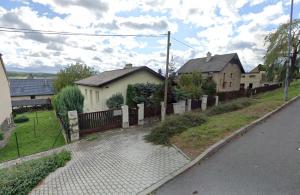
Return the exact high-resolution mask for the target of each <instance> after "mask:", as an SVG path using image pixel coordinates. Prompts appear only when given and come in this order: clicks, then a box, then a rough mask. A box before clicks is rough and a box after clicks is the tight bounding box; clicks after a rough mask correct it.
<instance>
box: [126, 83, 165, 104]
mask: <svg viewBox="0 0 300 195" xmlns="http://www.w3.org/2000/svg"><path fill="white" fill-rule="evenodd" d="M161 87H162V86H161V85H157V84H153V83H146V84H144V83H137V84H133V85H128V87H127V95H126V96H127V97H126V104H127V105H128V106H135V105H137V104H139V103H144V104H145V105H151V104H154V103H155V102H156V101H158V100H157V99H158V98H159V95H157V92H158V91H160V89H161Z"/></svg>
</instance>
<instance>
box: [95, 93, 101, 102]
mask: <svg viewBox="0 0 300 195" xmlns="http://www.w3.org/2000/svg"><path fill="white" fill-rule="evenodd" d="M99 101H100V98H99V91H96V102H97V103H99Z"/></svg>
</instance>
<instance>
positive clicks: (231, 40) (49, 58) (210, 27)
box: [0, 0, 300, 72]
mask: <svg viewBox="0 0 300 195" xmlns="http://www.w3.org/2000/svg"><path fill="white" fill-rule="evenodd" d="M289 9H290V0H205V1H204V0H139V1H138V0H136V1H135V0H1V1H0V26H1V27H10V28H11V27H12V28H23V29H41V30H50V31H60V32H61V31H67V32H75V33H89V34H143V35H149V34H154V35H159V34H165V33H167V31H168V30H170V31H171V33H172V37H173V38H175V39H177V40H179V41H182V42H185V43H187V44H188V45H190V46H191V47H187V46H185V45H183V44H181V43H179V42H177V41H176V40H175V39H172V40H171V41H172V46H171V56H173V61H174V63H175V65H176V66H177V67H179V66H181V65H182V64H183V63H184V62H186V61H187V60H188V59H190V58H196V57H204V56H205V55H206V53H207V52H208V51H210V52H211V53H212V54H213V55H214V54H223V53H232V52H236V53H238V55H239V57H240V59H241V61H242V63H243V65H244V67H245V69H246V70H250V69H251V68H252V67H254V66H255V65H257V64H258V63H262V57H263V56H264V53H265V46H264V37H265V36H266V35H267V34H268V33H269V32H271V31H272V30H274V29H276V27H277V26H278V25H279V24H281V23H284V22H287V21H288V19H289ZM299 17H300V0H295V7H294V18H299ZM0 37H1V39H0V41H1V49H0V52H1V53H2V54H3V59H4V61H5V63H6V67H7V69H8V70H18V71H35V72H56V71H58V70H59V69H60V68H61V67H63V66H66V65H68V64H71V63H75V62H82V63H86V64H87V65H88V66H92V67H95V69H96V70H98V71H104V70H111V69H115V68H122V67H123V66H124V64H126V63H132V64H133V65H134V66H140V65H146V66H148V67H150V68H153V69H154V70H156V71H157V70H158V69H159V68H163V67H164V65H165V58H166V42H167V38H166V36H162V37H98V36H63V35H45V34H41V33H37V34H24V33H12V32H0Z"/></svg>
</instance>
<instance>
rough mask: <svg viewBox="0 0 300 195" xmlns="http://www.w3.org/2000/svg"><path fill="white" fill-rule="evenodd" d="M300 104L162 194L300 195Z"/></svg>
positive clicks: (286, 110)
mask: <svg viewBox="0 0 300 195" xmlns="http://www.w3.org/2000/svg"><path fill="white" fill-rule="evenodd" d="M298 148H300V100H297V101H295V102H294V103H292V104H290V105H289V106H288V107H287V108H285V109H283V110H282V111H280V112H279V113H277V114H275V115H273V116H272V117H271V118H269V119H268V120H266V121H265V122H264V123H262V124H260V125H258V126H256V127H255V128H254V129H252V130H251V131H249V132H248V133H247V134H245V135H244V136H242V137H240V138H238V139H236V140H234V141H233V142H231V143H230V144H228V145H227V146H225V148H223V149H222V150H220V151H218V152H217V153H216V154H215V155H213V156H212V157H210V158H209V159H207V160H205V161H204V162H202V163H201V164H200V165H199V164H197V165H195V166H194V167H192V168H191V169H189V170H188V171H186V172H185V173H183V174H181V175H179V176H178V177H176V178H175V179H174V180H172V181H170V182H169V183H167V184H165V185H164V186H162V187H161V188H160V189H158V191H157V192H156V194H159V195H160V194H162V195H168V194H172V195H177V194H178V195H185V194H187V195H188V194H204V195H219V194H221V195H248V194H249V195H250V194H251V195H253V194H260V195H269V194H270V195H277V194H278V195H279V194H280V195H292V194H293V195H299V194H300V149H298Z"/></svg>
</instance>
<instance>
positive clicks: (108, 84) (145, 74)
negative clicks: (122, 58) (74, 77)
mask: <svg viewBox="0 0 300 195" xmlns="http://www.w3.org/2000/svg"><path fill="white" fill-rule="evenodd" d="M163 81H164V77H163V76H162V75H160V74H159V73H157V72H155V71H153V70H152V69H150V68H148V67H146V66H139V67H132V65H131V64H127V65H126V66H125V67H124V68H123V69H116V70H111V71H105V72H102V73H100V74H97V75H94V76H91V77H88V78H85V79H82V80H79V81H76V82H75V84H76V85H77V86H78V88H79V89H80V91H81V93H82V94H83V96H84V107H83V111H84V112H96V111H103V110H107V109H108V107H107V106H106V101H107V99H109V98H110V97H111V96H112V95H114V94H117V93H121V94H122V96H123V98H124V102H126V95H127V86H128V85H129V84H137V83H152V84H162V83H163Z"/></svg>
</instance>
